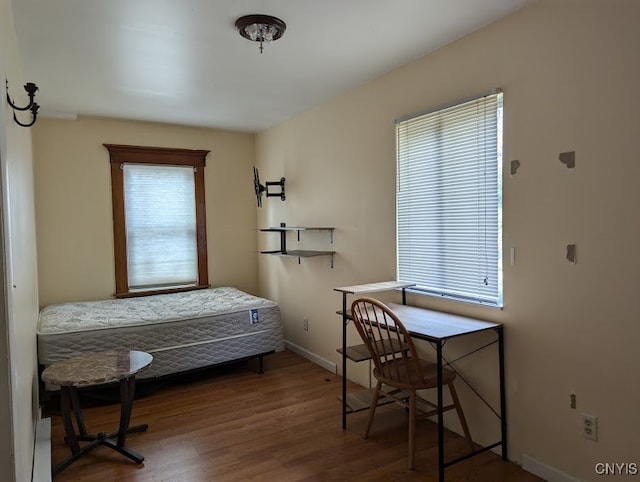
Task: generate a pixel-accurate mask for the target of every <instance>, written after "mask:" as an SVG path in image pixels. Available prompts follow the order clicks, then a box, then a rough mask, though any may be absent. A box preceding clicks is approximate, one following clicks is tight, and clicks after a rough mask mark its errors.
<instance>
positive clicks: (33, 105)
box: [5, 79, 40, 127]
mask: <svg viewBox="0 0 640 482" xmlns="http://www.w3.org/2000/svg"><path fill="white" fill-rule="evenodd" d="M5 84H6V90H7V103H8V104H9V105H10V106H11V108H12V109H13V120H14V121H15V122H16V124H18V125H19V126H21V127H31V126H32V125H33V124H35V123H36V117H37V116H38V110H39V109H40V106H39V105H38V103H37V102H35V97H36V92H37V91H38V86H37V85H36V84H34V83H33V82H27V83H26V84H24V90H25V91H26V92H27V94H28V95H29V103H28V104H27V105H25V106H24V107H18V106H17V105H16V104H14V103H13V101H12V100H11V96H9V81H8V80H7V79H5ZM27 110H29V111H31V115H32V119H31V122H29V123H28V124H24V123H22V122H20V121H19V120H18V117H17V116H16V111H20V112H24V111H27Z"/></svg>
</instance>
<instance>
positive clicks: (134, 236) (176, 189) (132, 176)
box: [123, 164, 198, 290]
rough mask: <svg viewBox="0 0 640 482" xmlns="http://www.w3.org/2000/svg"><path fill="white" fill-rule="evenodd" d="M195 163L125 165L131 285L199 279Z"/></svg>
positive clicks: (192, 282) (190, 282)
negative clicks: (180, 164)
mask: <svg viewBox="0 0 640 482" xmlns="http://www.w3.org/2000/svg"><path fill="white" fill-rule="evenodd" d="M193 170H194V168H193V167H191V166H168V165H148V164H124V165H123V177H124V179H123V180H124V199H125V202H124V204H125V226H126V241H127V272H128V276H129V288H130V289H133V290H135V289H146V288H153V287H159V286H181V285H195V284H196V283H197V281H198V250H197V243H196V206H195V185H194V176H193Z"/></svg>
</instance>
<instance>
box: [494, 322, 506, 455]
mask: <svg viewBox="0 0 640 482" xmlns="http://www.w3.org/2000/svg"><path fill="white" fill-rule="evenodd" d="M496 331H497V332H498V356H499V362H498V363H499V369H500V431H501V436H502V460H507V390H506V387H505V376H504V329H503V327H502V326H500V327H498V328H496Z"/></svg>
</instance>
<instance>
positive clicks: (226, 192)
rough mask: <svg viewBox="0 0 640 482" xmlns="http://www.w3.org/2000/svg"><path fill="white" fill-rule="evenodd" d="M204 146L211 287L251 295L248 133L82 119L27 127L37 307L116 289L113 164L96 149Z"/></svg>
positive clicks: (252, 244)
mask: <svg viewBox="0 0 640 482" xmlns="http://www.w3.org/2000/svg"><path fill="white" fill-rule="evenodd" d="M105 143H108V144H127V145H140V146H157V147H176V148H186V149H204V150H209V151H210V152H209V154H208V155H207V158H206V167H205V171H204V175H205V205H206V211H207V248H208V256H207V259H208V263H209V283H210V284H211V285H212V286H235V287H237V288H239V289H243V290H245V291H248V292H250V293H255V292H257V272H258V269H257V262H256V258H257V254H256V251H257V247H256V238H255V225H256V210H255V204H254V198H253V194H252V193H253V187H252V176H253V171H252V166H253V162H254V141H253V134H246V133H236V132H228V131H222V130H217V129H205V128H194V127H185V126H175V125H168V124H156V123H150V122H131V121H123V120H114V119H99V118H91V117H80V118H78V119H77V120H73V121H69V120H58V119H42V121H38V125H37V126H36V128H35V129H34V131H33V146H34V158H35V185H36V219H37V230H38V271H39V280H38V281H39V289H40V304H41V306H45V305H48V304H51V303H61V302H65V301H78V300H96V299H108V298H111V297H112V296H113V293H114V292H115V281H114V257H113V256H114V255H113V216H112V204H111V170H110V169H111V167H110V163H109V153H108V151H107V149H106V148H105V147H104V146H103V144H105Z"/></svg>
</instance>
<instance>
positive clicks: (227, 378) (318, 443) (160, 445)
mask: <svg viewBox="0 0 640 482" xmlns="http://www.w3.org/2000/svg"><path fill="white" fill-rule="evenodd" d="M349 386H350V389H358V388H360V387H358V386H356V385H355V384H352V383H350V384H349ZM138 388H139V390H138V391H139V393H140V392H142V389H143V386H142V385H139V387H138ZM340 392H341V378H340V377H339V376H337V375H335V374H332V373H330V372H328V371H326V370H324V369H323V368H321V367H319V366H317V365H315V364H313V363H311V362H309V361H307V360H305V359H303V358H300V357H299V356H298V355H296V354H293V353H291V352H282V353H277V354H274V355H270V356H268V357H266V358H265V373H264V374H263V375H259V374H257V373H256V364H255V363H253V362H247V363H245V364H241V365H237V366H233V367H227V368H225V369H222V370H214V371H209V372H207V373H204V374H202V376H199V377H195V376H187V377H181V379H180V381H179V382H178V383H176V382H175V381H174V382H173V383H168V384H167V385H165V386H164V387H162V388H159V389H157V390H156V391H154V392H153V393H150V394H148V395H146V396H143V397H139V398H137V399H136V400H135V402H134V406H133V414H132V419H131V424H132V425H136V424H140V423H147V424H149V430H148V431H147V432H145V433H140V434H132V435H130V436H128V437H127V446H128V447H130V448H131V449H132V450H135V451H136V452H138V453H140V454H142V455H144V457H145V461H144V463H143V464H141V465H136V464H135V463H133V462H131V461H130V460H128V459H126V458H125V457H123V456H121V455H120V454H118V453H116V452H115V451H113V450H110V449H109V448H107V447H98V448H97V449H96V450H95V451H94V452H92V453H91V454H89V455H87V456H85V457H82V458H81V459H79V460H78V461H76V462H74V463H73V464H72V465H71V466H69V467H68V468H66V469H65V470H64V471H63V472H62V473H60V474H59V475H58V476H57V477H56V479H55V481H56V482H65V481H86V482H94V481H95V482H98V481H99V482H104V481H109V482H112V481H136V482H143V481H176V482H206V481H225V482H226V481H229V482H232V481H245V480H258V481H272V480H273V481H291V482H294V481H304V482H308V481H346V480H349V481H362V482H364V481H366V482H370V481H388V480H397V481H411V480H421V481H435V480H437V428H436V425H435V424H433V423H432V422H430V421H428V420H424V419H418V430H417V436H416V469H415V470H413V471H410V470H408V469H407V436H408V435H407V427H406V421H407V415H406V413H405V411H404V409H402V408H401V407H397V406H393V405H389V406H385V407H381V408H379V409H378V411H377V413H376V418H375V420H374V425H373V429H372V433H371V435H370V437H369V439H368V440H363V439H362V432H363V429H364V426H365V423H366V416H367V413H366V412H360V413H356V414H352V415H349V416H348V420H347V422H348V429H347V430H342V428H341V405H340V402H339V401H338V400H337V397H338V395H339V394H340ZM48 409H49V411H50V412H51V417H52V463H53V464H54V465H55V464H56V463H58V462H60V461H61V460H63V459H64V458H66V457H67V456H68V455H69V448H68V447H67V446H66V444H65V443H64V431H63V427H62V423H61V420H60V417H59V411H58V410H57V407H56V406H55V405H53V404H52V403H50V404H48ZM83 412H84V415H85V421H86V424H87V428H88V430H89V431H90V432H100V431H105V432H109V431H112V430H114V429H115V428H114V427H116V426H117V423H118V420H119V405H118V404H117V403H115V404H110V405H101V406H93V407H87V408H84V410H83ZM446 439H447V442H446V443H447V445H446V451H447V454H448V455H452V454H456V453H464V450H468V444H467V442H466V440H465V439H463V438H461V437H459V436H458V435H456V434H454V433H451V432H449V431H447V432H446ZM446 474H447V480H456V481H476V482H495V481H505V482H534V481H539V480H540V479H538V478H537V477H534V476H533V475H531V474H529V473H527V472H525V471H523V470H522V469H520V467H518V466H517V465H515V464H513V463H504V462H502V460H501V459H500V458H499V457H498V456H496V455H495V454H493V453H485V454H482V455H480V456H476V457H474V458H472V459H469V460H466V461H464V462H461V463H459V464H457V465H455V466H453V467H450V468H448V469H447V471H446Z"/></svg>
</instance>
